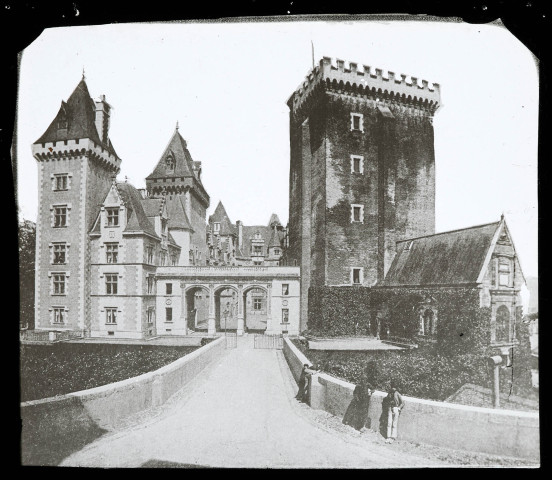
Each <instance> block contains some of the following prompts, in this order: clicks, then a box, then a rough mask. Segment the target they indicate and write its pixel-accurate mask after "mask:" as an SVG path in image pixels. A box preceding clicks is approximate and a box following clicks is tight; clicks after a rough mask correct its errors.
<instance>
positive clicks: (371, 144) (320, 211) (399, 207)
mask: <svg viewBox="0 0 552 480" xmlns="http://www.w3.org/2000/svg"><path fill="white" fill-rule="evenodd" d="M287 103H288V106H289V109H290V189H289V249H288V252H287V256H288V263H290V264H292V265H293V264H296V265H299V266H300V267H301V326H300V329H301V330H304V329H305V328H306V327H307V325H306V321H307V312H308V305H307V299H308V289H309V287H310V286H321V285H364V286H371V285H374V284H375V283H376V282H378V281H381V280H383V278H384V276H385V274H386V272H387V270H388V268H389V266H390V264H391V261H392V260H393V257H394V254H395V242H396V241H398V240H401V239H403V238H408V237H416V236H422V235H428V234H432V233H434V231H435V154H434V144H433V121H432V120H433V116H434V114H435V112H436V111H437V109H438V108H439V106H440V87H439V85H438V84H436V83H434V84H433V85H432V86H430V84H429V83H428V82H427V81H426V80H422V81H421V82H418V79H417V78H415V77H408V76H407V75H402V74H401V75H400V78H396V77H395V74H394V73H393V72H387V73H384V72H382V70H380V69H375V70H374V69H372V68H371V67H369V66H361V65H358V64H356V63H352V62H349V63H348V65H346V64H345V62H344V61H343V60H333V59H331V58H328V57H324V58H323V59H322V60H321V61H320V63H319V65H317V66H316V67H315V68H314V69H313V70H311V71H310V72H309V74H308V76H307V78H306V79H305V81H304V82H303V83H302V84H301V85H300V86H299V88H297V89H296V91H295V92H294V93H293V94H292V95H291V97H290V98H289V100H288V102H287Z"/></svg>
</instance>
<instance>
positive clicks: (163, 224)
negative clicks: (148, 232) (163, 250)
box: [161, 218, 167, 235]
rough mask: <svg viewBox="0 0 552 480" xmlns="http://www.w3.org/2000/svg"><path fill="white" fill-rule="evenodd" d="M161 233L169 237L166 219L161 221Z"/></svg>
mask: <svg viewBox="0 0 552 480" xmlns="http://www.w3.org/2000/svg"><path fill="white" fill-rule="evenodd" d="M161 233H162V234H163V235H167V219H166V218H162V219H161Z"/></svg>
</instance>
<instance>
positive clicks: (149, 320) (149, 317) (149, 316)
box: [148, 307, 155, 323]
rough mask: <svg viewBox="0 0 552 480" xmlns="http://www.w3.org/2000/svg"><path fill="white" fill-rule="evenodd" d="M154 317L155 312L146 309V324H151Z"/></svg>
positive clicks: (151, 309)
mask: <svg viewBox="0 0 552 480" xmlns="http://www.w3.org/2000/svg"><path fill="white" fill-rule="evenodd" d="M154 317H155V310H154V309H153V308H152V307H150V308H148V323H153V319H154Z"/></svg>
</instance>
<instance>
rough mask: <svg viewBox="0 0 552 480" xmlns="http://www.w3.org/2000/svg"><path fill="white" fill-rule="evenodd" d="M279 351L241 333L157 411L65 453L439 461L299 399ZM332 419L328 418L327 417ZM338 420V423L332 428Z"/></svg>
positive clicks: (145, 462) (225, 460) (292, 461)
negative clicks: (365, 431) (235, 343)
mask: <svg viewBox="0 0 552 480" xmlns="http://www.w3.org/2000/svg"><path fill="white" fill-rule="evenodd" d="M295 390H296V385H295V383H294V381H293V378H292V376H291V373H290V372H289V369H288V368H287V364H286V363H285V359H284V357H283V354H282V352H281V350H258V349H253V336H252V335H250V336H248V337H240V338H239V339H238V348H236V349H231V350H227V351H226V352H225V353H224V355H223V356H222V357H221V358H220V359H217V360H216V361H215V362H214V363H212V364H211V365H209V366H207V367H206V369H205V370H204V372H203V374H202V375H200V376H199V377H198V378H196V379H194V380H193V381H192V382H191V383H190V384H188V386H186V387H185V388H184V389H183V390H181V391H180V392H178V393H177V394H176V395H174V396H173V397H172V398H171V399H169V401H168V402H167V403H166V404H165V405H164V406H163V407H162V408H161V409H158V410H157V411H150V412H148V413H146V414H144V415H141V416H140V417H135V418H134V419H133V421H134V423H133V424H132V423H131V424H129V425H127V426H125V427H123V428H121V429H120V430H119V431H117V432H112V433H110V434H107V435H105V436H103V437H101V438H100V439H98V440H96V441H95V442H94V443H92V444H90V445H88V446H87V447H85V448H84V449H82V450H80V451H78V452H76V453H74V454H72V455H71V456H69V457H67V458H66V459H65V460H64V461H63V462H62V465H65V466H86V467H140V466H194V465H197V466H209V467H244V468H247V467H260V468H266V467H272V468H278V467H290V468H293V467H296V468H302V467H304V468H313V467H314V468H316V467H320V468H333V467H335V468H343V467H348V468H355V467H359V468H381V467H409V466H411V467H414V466H416V467H423V466H431V465H435V466H437V465H438V464H437V463H436V462H435V461H429V460H426V459H424V458H423V457H422V456H418V455H411V454H408V453H405V452H404V451H401V450H400V447H399V446H398V445H397V444H393V445H386V444H384V443H383V440H382V439H381V438H380V437H379V435H378V434H376V433H373V432H369V433H368V434H362V435H361V434H359V433H358V432H356V431H355V430H353V429H351V428H349V427H345V426H343V425H341V423H340V422H339V421H336V420H338V419H335V417H333V419H334V421H333V424H334V427H331V426H328V423H327V422H326V423H324V421H321V420H320V419H321V418H322V419H324V418H328V417H329V415H328V414H326V413H325V412H320V411H314V410H312V409H310V408H309V407H308V406H306V405H304V404H300V403H298V402H297V401H296V400H295V398H294V395H295V393H296V391H295ZM330 423H331V422H330ZM335 425H339V428H337V427H335Z"/></svg>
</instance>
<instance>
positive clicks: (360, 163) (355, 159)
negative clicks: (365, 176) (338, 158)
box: [351, 155, 364, 173]
mask: <svg viewBox="0 0 552 480" xmlns="http://www.w3.org/2000/svg"><path fill="white" fill-rule="evenodd" d="M351 173H364V157H363V156H361V155H351Z"/></svg>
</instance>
